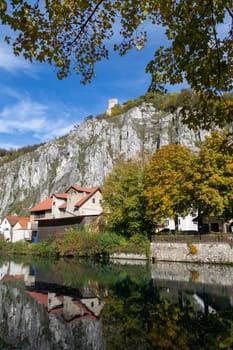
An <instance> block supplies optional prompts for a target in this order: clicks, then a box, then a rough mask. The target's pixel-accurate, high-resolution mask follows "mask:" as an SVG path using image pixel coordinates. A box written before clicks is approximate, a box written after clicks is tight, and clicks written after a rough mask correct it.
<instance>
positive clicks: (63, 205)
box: [59, 202, 67, 209]
mask: <svg viewBox="0 0 233 350" xmlns="http://www.w3.org/2000/svg"><path fill="white" fill-rule="evenodd" d="M66 207H67V203H66V202H65V203H63V204H62V205H60V207H59V209H66Z"/></svg>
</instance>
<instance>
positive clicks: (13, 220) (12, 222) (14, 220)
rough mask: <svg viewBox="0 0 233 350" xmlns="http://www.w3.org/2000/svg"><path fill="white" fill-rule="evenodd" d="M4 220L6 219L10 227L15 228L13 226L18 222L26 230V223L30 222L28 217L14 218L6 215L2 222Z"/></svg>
mask: <svg viewBox="0 0 233 350" xmlns="http://www.w3.org/2000/svg"><path fill="white" fill-rule="evenodd" d="M4 219H7V220H8V222H9V223H10V225H11V226H12V227H13V226H15V224H17V222H18V223H19V224H20V225H21V226H22V228H27V223H28V222H29V221H30V218H29V217H24V216H16V215H14V216H13V215H12V216H11V215H8V216H5V218H3V220H4ZM3 220H2V221H3Z"/></svg>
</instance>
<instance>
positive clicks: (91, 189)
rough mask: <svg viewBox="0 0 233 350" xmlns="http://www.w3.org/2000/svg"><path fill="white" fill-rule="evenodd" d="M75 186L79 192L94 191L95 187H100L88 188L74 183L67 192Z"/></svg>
mask: <svg viewBox="0 0 233 350" xmlns="http://www.w3.org/2000/svg"><path fill="white" fill-rule="evenodd" d="M71 188H73V189H74V190H76V191H77V192H87V193H89V192H92V191H93V190H94V189H96V188H98V187H94V188H88V187H80V186H76V185H72V186H70V187H69V188H68V189H67V190H66V193H67V192H68V191H69V190H70V189H71Z"/></svg>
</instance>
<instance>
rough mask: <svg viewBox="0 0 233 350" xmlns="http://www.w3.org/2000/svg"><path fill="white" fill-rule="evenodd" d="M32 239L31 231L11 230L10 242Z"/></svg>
mask: <svg viewBox="0 0 233 350" xmlns="http://www.w3.org/2000/svg"><path fill="white" fill-rule="evenodd" d="M31 238H32V231H31V230H23V229H19V230H13V231H12V242H13V243H15V242H19V241H24V240H31Z"/></svg>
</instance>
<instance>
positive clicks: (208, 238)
mask: <svg viewBox="0 0 233 350" xmlns="http://www.w3.org/2000/svg"><path fill="white" fill-rule="evenodd" d="M151 242H153V243H156V242H157V243H217V242H219V243H228V244H231V245H233V234H232V233H225V234H218V233H216V234H201V235H199V234H196V235H189V234H187V235H176V234H167V235H159V234H157V235H156V234H155V235H153V236H152V238H151Z"/></svg>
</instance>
